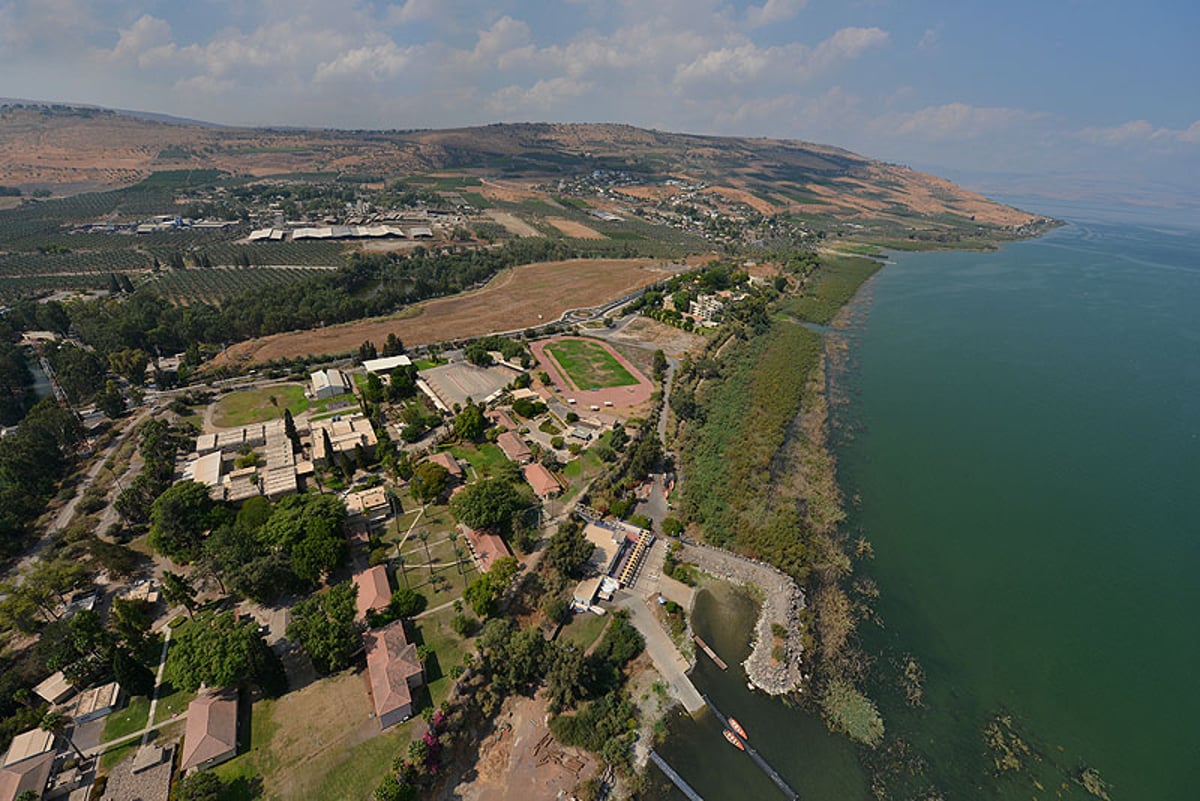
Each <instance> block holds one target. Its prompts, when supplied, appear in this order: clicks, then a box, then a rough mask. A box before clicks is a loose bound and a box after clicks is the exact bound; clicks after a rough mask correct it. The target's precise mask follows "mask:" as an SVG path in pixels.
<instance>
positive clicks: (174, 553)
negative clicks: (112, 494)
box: [150, 481, 213, 562]
mask: <svg viewBox="0 0 1200 801" xmlns="http://www.w3.org/2000/svg"><path fill="white" fill-rule="evenodd" d="M212 509H213V501H212V498H211V497H210V496H209V494H208V487H206V486H205V485H203V484H201V483H199V482H197V481H181V482H179V483H178V484H176V485H175V486H173V487H170V488H168V489H167V490H166V491H165V492H163V494H162V495H160V496H158V500H156V501H155V502H154V504H153V505H152V506H151V507H150V542H151V544H152V545H154V547H155V548H156V549H157V550H158V551H159V552H160V553H162V554H164V555H166V556H169V557H170V558H172V559H174V560H176V561H183V562H186V561H189V560H191V559H194V558H195V557H196V556H197V555H198V554H199V553H200V546H201V545H202V543H203V539H202V538H203V535H204V532H205V531H207V530H208V526H209V515H210V514H211V513H212Z"/></svg>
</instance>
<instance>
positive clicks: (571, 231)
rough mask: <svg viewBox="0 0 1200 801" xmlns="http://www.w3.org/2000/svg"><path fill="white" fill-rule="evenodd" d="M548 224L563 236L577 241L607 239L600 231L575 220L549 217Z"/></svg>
mask: <svg viewBox="0 0 1200 801" xmlns="http://www.w3.org/2000/svg"><path fill="white" fill-rule="evenodd" d="M546 222H548V223H550V224H551V225H553V226H554V227H555V228H557V229H558V230H559V231H561V232H562V234H563V236H569V237H573V238H575V239H607V238H608V237H606V236H605V235H604V234H602V233H600V232H599V231H597V230H595V229H593V228H590V227H588V226H586V225H584V224H583V223H581V222H576V221H575V220H567V219H564V218H562V217H547V218H546Z"/></svg>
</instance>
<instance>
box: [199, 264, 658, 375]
mask: <svg viewBox="0 0 1200 801" xmlns="http://www.w3.org/2000/svg"><path fill="white" fill-rule="evenodd" d="M677 271H678V268H677V267H674V266H659V265H658V264H657V263H656V262H654V261H652V260H650V259H571V260H568V261H552V262H539V263H537V264H526V265H523V266H521V267H514V268H513V269H511V270H506V271H505V272H503V273H502V274H500V275H498V276H497V277H496V278H494V279H493V280H492V281H491V282H490V283H489V284H488V285H487V286H485V287H483V288H482V289H479V290H477V291H475V292H467V293H463V294H461V295H455V296H454V297H449V298H438V299H436V300H430V301H425V302H423V303H419V304H417V305H415V306H412V307H410V308H408V309H405V310H404V311H403V312H401V313H400V314H398V315H392V316H390V317H376V318H372V319H369V320H359V321H356V322H353V323H345V324H343V325H335V326H329V327H327V328H319V329H314V330H311V331H293V332H289V333H285V334H275V335H273V336H269V337H264V338H262V339H254V340H250V341H248V342H241V343H238V344H237V345H233V346H231V347H230V348H229V349H228V350H227V351H226V352H225V353H224V354H222V355H221V356H218V357H217V358H216V359H215V360H214V361H215V363H217V364H221V363H224V362H225V360H227V359H228V360H230V361H233V362H235V363H252V362H265V361H269V360H271V359H284V358H295V357H297V356H306V355H308V354H310V353H313V354H321V353H345V352H348V351H350V350H353V349H354V348H357V347H358V346H359V345H360V344H362V342H363V341H364V340H368V339H369V340H371V341H372V342H375V343H376V344H382V343H383V341H384V340H385V339H386V338H387V335H388V334H389V333H395V334H396V336H398V337H400V339H401V340H403V341H404V342H405V344H408V345H427V344H429V343H431V342H444V341H446V340H450V339H464V338H467V337H473V336H481V335H483V334H490V333H495V332H499V331H512V330H516V329H521V328H528V327H530V326H535V325H539V324H541V323H545V322H549V321H552V320H557V319H558V318H559V317H561V316H562V314H563V312H565V311H567V310H568V309H578V308H586V307H589V306H596V305H599V304H601V303H604V302H605V301H608V300H612V299H613V298H619V297H621V296H622V295H624V294H626V293H628V292H632V291H633V290H635V289H638V288H639V287H643V286H646V285H647V284H652V283H654V282H655V281H659V280H661V279H663V278H666V277H667V276H669V275H673V274H674V273H675V272H677Z"/></svg>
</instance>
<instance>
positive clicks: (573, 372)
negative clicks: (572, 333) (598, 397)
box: [546, 339, 638, 389]
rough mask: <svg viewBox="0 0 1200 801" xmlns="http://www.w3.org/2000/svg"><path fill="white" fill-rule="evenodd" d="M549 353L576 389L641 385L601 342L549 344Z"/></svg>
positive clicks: (557, 342)
mask: <svg viewBox="0 0 1200 801" xmlns="http://www.w3.org/2000/svg"><path fill="white" fill-rule="evenodd" d="M546 352H547V353H549V354H550V356H551V357H552V358H553V359H554V361H556V362H558V364H559V366H560V367H561V368H562V369H563V371H564V372H565V373H566V374H567V377H568V378H569V379H570V380H571V382H572V383H573V384H574V385H575V388H576V389H604V388H608V387H627V386H630V385H631V384H637V383H638V379H636V378H634V377H633V375H632V374H631V373H630V372H629V371H628V370H626V369H625V368H624V367H623V366H622V365H621V363H620V362H619V361H617V358H616V356H614V355H613V354H612V352H611V351H610V350H609V349H608V348H606V347H605V346H604V345H601V344H600V343H599V342H593V341H591V340H588V339H560V340H557V341H555V342H552V343H549V344H547V345H546Z"/></svg>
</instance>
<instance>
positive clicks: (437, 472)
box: [409, 462, 450, 503]
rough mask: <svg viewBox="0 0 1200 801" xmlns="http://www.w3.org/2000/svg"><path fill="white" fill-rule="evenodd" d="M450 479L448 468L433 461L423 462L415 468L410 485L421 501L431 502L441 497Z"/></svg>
mask: <svg viewBox="0 0 1200 801" xmlns="http://www.w3.org/2000/svg"><path fill="white" fill-rule="evenodd" d="M449 480H450V472H449V471H448V470H446V468H444V467H442V466H441V465H440V464H435V463H433V462H423V463H421V464H419V465H417V467H416V469H414V470H413V476H412V480H411V481H410V482H409V486H410V487H411V488H412V493H413V495H415V496H416V497H417V499H418V500H419V501H421V502H422V503H429V502H430V501H434V500H437V499H438V498H440V497H441V495H442V493H443V492H445V491H446V484H447V483H448V482H449Z"/></svg>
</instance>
